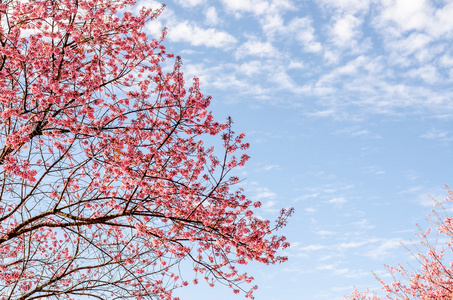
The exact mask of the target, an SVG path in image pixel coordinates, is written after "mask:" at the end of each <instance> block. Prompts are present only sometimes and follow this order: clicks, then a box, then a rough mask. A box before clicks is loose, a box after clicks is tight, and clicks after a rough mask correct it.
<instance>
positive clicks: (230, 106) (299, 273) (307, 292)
mask: <svg viewBox="0 0 453 300" xmlns="http://www.w3.org/2000/svg"><path fill="white" fill-rule="evenodd" d="M143 5H145V6H147V7H158V6H159V3H158V2H156V1H150V0H146V1H138V4H137V7H139V6H143ZM166 5H167V7H166V9H165V11H164V13H163V14H162V15H161V16H160V17H159V18H158V20H156V21H153V22H151V23H150V24H149V25H148V26H147V28H146V30H147V31H148V34H149V35H150V36H152V37H158V36H160V31H161V29H162V28H163V27H164V26H167V27H168V36H167V40H166V42H165V45H166V46H167V49H168V51H169V52H173V53H175V54H178V55H180V56H181V57H182V58H183V62H184V72H185V76H186V78H191V77H193V76H198V77H199V78H200V81H201V88H202V90H203V91H204V93H205V94H206V95H211V96H212V97H213V104H212V110H213V112H214V114H215V115H216V117H217V118H218V119H220V120H224V119H225V118H226V117H227V116H232V117H233V120H234V121H235V129H236V131H237V132H245V133H246V134H247V139H248V141H249V142H250V143H251V149H250V151H249V152H248V154H249V155H250V156H251V160H250V161H249V163H248V164H247V166H246V167H244V168H242V169H241V170H239V171H238V172H239V174H240V176H241V177H242V178H246V180H245V182H244V183H243V187H244V189H245V190H246V194H247V195H248V196H249V198H251V199H252V200H260V201H261V202H263V208H262V209H261V210H260V211H259V214H260V215H261V216H263V217H266V218H274V217H275V216H276V214H277V212H278V209H279V208H281V207H295V209H296V214H295V215H294V217H292V219H291V220H290V223H289V225H288V226H287V227H286V228H285V229H284V231H282V233H283V234H285V235H287V237H288V239H289V241H290V242H291V243H292V246H291V248H290V249H288V250H287V251H286V254H287V255H288V257H289V261H288V262H287V263H285V264H281V265H278V266H262V265H258V264H250V265H248V266H247V270H248V271H249V273H252V274H254V276H255V278H256V283H257V284H258V285H259V287H260V288H259V289H258V291H257V292H256V293H255V296H256V299H259V300H283V299H289V300H296V299H297V300H312V299H313V300H314V299H341V298H342V295H343V294H347V293H349V292H351V291H352V289H353V287H354V286H356V287H357V288H359V289H365V288H366V287H369V288H370V289H372V290H379V284H378V282H377V281H376V280H375V279H374V277H373V275H372V274H371V271H372V270H373V271H375V272H376V273H377V274H378V275H379V276H381V277H382V278H383V279H384V280H387V281H390V280H391V277H389V275H388V274H387V272H386V271H385V269H384V266H383V264H389V265H395V264H396V263H398V262H401V263H402V264H403V265H407V264H411V265H413V266H414V267H416V266H417V264H416V262H415V260H414V259H413V258H411V256H410V254H408V253H407V251H406V250H405V249H404V248H403V247H402V246H401V245H400V242H405V243H408V242H409V241H410V240H411V239H413V238H414V235H413V232H416V231H417V227H416V223H419V224H420V225H421V226H422V227H426V226H428V223H427V222H426V221H425V218H426V214H427V213H428V212H430V211H431V209H432V202H431V200H430V198H429V197H428V195H431V196H433V197H434V198H437V199H438V200H442V199H443V198H444V197H445V196H446V191H445V188H444V184H447V185H449V184H451V183H452V182H451V176H448V169H449V166H451V163H452V157H453V156H452V147H451V146H452V141H453V132H452V128H453V126H452V125H453V122H452V120H453V88H452V83H453V71H452V70H453V69H452V67H453V50H452V49H453V47H452V44H453V43H452V42H453V39H452V36H453V18H452V16H453V2H451V1H449V0H431V1H428V0H427V1H423V0H317V1H313V0H312V1H310V0H297V1H296V0H221V1H211V0H173V1H167V2H166ZM176 294H177V295H180V296H181V297H182V299H183V300H195V299H197V300H198V299H220V300H226V299H243V295H240V296H237V295H234V294H233V293H232V292H231V291H230V290H229V289H227V288H223V287H219V286H218V287H216V288H214V289H211V288H208V287H204V286H203V285H201V286H197V287H190V286H189V287H188V288H186V289H181V290H180V291H177V292H176Z"/></svg>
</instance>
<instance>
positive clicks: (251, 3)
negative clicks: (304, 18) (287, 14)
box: [222, 0, 293, 17]
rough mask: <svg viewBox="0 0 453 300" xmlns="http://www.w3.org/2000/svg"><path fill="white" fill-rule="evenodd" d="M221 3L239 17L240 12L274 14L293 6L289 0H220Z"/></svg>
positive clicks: (258, 14) (257, 14)
mask: <svg viewBox="0 0 453 300" xmlns="http://www.w3.org/2000/svg"><path fill="white" fill-rule="evenodd" d="M222 3H223V5H224V7H225V9H226V10H228V11H230V12H233V13H235V14H236V16H237V17H240V16H241V13H252V14H254V15H256V16H260V15H263V14H276V13H278V12H279V11H280V10H287V9H292V8H293V5H292V4H291V2H290V1H289V0H271V1H263V0H222Z"/></svg>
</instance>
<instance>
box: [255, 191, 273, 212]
mask: <svg viewBox="0 0 453 300" xmlns="http://www.w3.org/2000/svg"><path fill="white" fill-rule="evenodd" d="M256 190H257V191H256V194H255V196H254V197H253V199H254V200H256V201H258V200H262V199H268V198H271V199H272V198H274V197H275V196H277V194H276V193H273V192H271V191H270V190H269V189H268V188H266V187H257V188H256ZM274 204H275V203H274V202H273V201H268V202H267V203H266V204H265V206H266V208H270V207H271V206H273V205H274Z"/></svg>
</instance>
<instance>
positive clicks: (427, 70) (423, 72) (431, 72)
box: [407, 66, 441, 84]
mask: <svg viewBox="0 0 453 300" xmlns="http://www.w3.org/2000/svg"><path fill="white" fill-rule="evenodd" d="M407 75H408V76H409V77H412V78H418V79H422V80H423V81H425V82H427V83H429V84H434V83H436V82H439V81H440V80H441V78H440V75H439V73H438V72H437V70H436V68H435V67H433V66H423V67H420V68H416V69H412V70H410V71H408V72H407Z"/></svg>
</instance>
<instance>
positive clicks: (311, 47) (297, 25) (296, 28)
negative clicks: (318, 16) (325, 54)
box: [282, 17, 322, 52]
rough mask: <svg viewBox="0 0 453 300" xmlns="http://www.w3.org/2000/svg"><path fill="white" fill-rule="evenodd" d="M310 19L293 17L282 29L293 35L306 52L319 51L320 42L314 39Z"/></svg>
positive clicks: (320, 47)
mask: <svg viewBox="0 0 453 300" xmlns="http://www.w3.org/2000/svg"><path fill="white" fill-rule="evenodd" d="M311 23H312V20H311V19H310V18H308V17H305V18H294V19H292V20H291V22H289V24H288V26H287V27H286V28H284V29H282V30H284V32H285V33H286V34H287V35H290V36H293V37H294V38H295V39H296V40H297V41H299V42H300V44H301V45H302V46H303V47H304V50H305V51H307V52H320V51H321V50H322V45H321V43H319V42H317V41H316V37H315V29H314V28H313V26H312V25H311Z"/></svg>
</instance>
